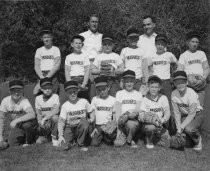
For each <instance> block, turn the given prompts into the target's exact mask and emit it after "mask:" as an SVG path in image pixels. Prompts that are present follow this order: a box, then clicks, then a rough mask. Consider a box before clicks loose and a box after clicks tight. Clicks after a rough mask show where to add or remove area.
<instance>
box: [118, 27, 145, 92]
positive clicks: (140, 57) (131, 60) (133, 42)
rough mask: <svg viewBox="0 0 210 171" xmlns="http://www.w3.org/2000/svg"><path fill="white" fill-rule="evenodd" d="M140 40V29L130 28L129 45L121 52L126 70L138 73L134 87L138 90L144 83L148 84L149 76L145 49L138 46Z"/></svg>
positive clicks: (128, 33) (128, 34)
mask: <svg viewBox="0 0 210 171" xmlns="http://www.w3.org/2000/svg"><path fill="white" fill-rule="evenodd" d="M138 40H139V32H138V30H137V29H135V28H133V27H132V28H130V29H128V31H127V41H128V47H126V48H124V49H122V51H121V54H120V56H121V58H122V60H123V62H124V66H125V71H126V70H132V71H134V72H135V74H136V83H135V85H134V89H135V90H137V91H139V89H140V86H141V85H142V84H146V82H147V77H148V66H147V59H146V58H145V56H144V51H143V50H142V49H141V48H139V47H138V46H137V42H138Z"/></svg>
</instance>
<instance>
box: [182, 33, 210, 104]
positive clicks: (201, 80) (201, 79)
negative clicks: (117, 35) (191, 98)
mask: <svg viewBox="0 0 210 171" xmlns="http://www.w3.org/2000/svg"><path fill="white" fill-rule="evenodd" d="M200 39H201V38H200V36H199V34H198V33H197V32H190V33H188V35H187V45H188V50H187V51H185V52H184V53H182V54H181V55H180V58H179V66H178V70H182V71H185V72H186V73H187V76H188V85H189V86H190V87H191V88H193V89H194V90H195V91H196V92H197V93H198V95H199V101H200V104H201V106H203V105H204V94H205V85H206V78H207V77H208V75H209V73H210V69H209V64H208V60H207V58H206V54H205V52H203V51H201V50H198V46H199V41H200Z"/></svg>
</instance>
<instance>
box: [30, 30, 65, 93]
mask: <svg viewBox="0 0 210 171" xmlns="http://www.w3.org/2000/svg"><path fill="white" fill-rule="evenodd" d="M41 40H42V41H43V43H44V46H42V47H40V48H38V49H37V50H36V54H35V65H34V69H35V72H36V74H37V76H38V77H39V78H38V79H39V81H38V83H37V85H36V86H35V87H34V91H33V93H34V95H37V94H38V93H40V84H39V82H40V79H42V78H45V77H48V78H52V79H53V92H54V93H58V90H59V83H58V79H57V75H56V73H57V72H58V70H59V68H60V63H61V53H60V50H59V48H58V47H56V46H53V33H52V30H51V29H48V28H46V29H44V30H42V32H41Z"/></svg>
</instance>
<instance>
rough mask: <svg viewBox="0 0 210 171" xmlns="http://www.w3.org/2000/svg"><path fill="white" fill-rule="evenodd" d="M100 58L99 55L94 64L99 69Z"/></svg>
mask: <svg viewBox="0 0 210 171" xmlns="http://www.w3.org/2000/svg"><path fill="white" fill-rule="evenodd" d="M99 58H100V56H99V55H97V56H96V58H95V60H94V62H93V65H95V66H96V67H97V68H99V65H100V60H99Z"/></svg>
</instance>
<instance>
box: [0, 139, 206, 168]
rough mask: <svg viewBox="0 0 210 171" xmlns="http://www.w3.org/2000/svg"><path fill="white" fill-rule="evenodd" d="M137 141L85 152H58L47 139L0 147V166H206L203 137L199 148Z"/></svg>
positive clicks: (103, 146)
mask: <svg viewBox="0 0 210 171" xmlns="http://www.w3.org/2000/svg"><path fill="white" fill-rule="evenodd" d="M138 145H139V146H138V148H137V149H132V148H130V147H128V146H124V147H122V148H117V147H113V146H107V145H102V146H100V147H98V148H97V147H90V148H89V151H87V152H83V151H80V150H79V149H78V148H76V147H75V148H72V149H70V150H69V151H65V152H61V151H58V150H56V149H55V148H54V147H52V145H51V144H50V143H47V144H43V145H37V144H34V145H31V146H29V147H24V148H23V147H11V148H9V149H7V150H4V151H0V170H1V171H4V170H5V171H7V170H8V171H13V170H15V171H22V170H30V171H31V170H58V171H59V170H61V171H63V170H88V171H89V170H90V171H92V170H148V171H151V170H158V171H163V170H191V171H192V170H196V171H197V170H199V171H200V170H205V171H208V170H210V140H204V149H203V151H202V152H196V151H194V150H193V149H190V148H186V149H185V150H184V151H177V150H171V149H167V148H163V147H158V146H156V147H155V148H154V149H153V150H149V149H146V148H145V146H144V144H143V142H142V141H139V143H138Z"/></svg>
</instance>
